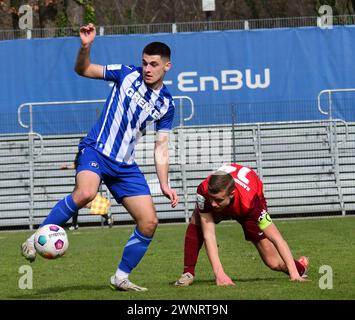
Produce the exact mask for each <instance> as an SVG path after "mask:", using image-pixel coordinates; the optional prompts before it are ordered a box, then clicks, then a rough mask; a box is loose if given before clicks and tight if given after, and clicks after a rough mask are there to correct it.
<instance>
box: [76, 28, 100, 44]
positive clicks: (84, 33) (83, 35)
mask: <svg viewBox="0 0 355 320" xmlns="http://www.w3.org/2000/svg"><path fill="white" fill-rule="evenodd" d="M79 35H80V40H81V44H82V45H83V46H87V45H90V44H91V43H92V42H93V41H94V39H95V37H96V28H95V26H94V25H93V24H92V23H89V24H88V25H86V26H82V27H81V28H80V31H79Z"/></svg>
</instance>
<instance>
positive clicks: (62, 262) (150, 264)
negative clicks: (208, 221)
mask: <svg viewBox="0 0 355 320" xmlns="http://www.w3.org/2000/svg"><path fill="white" fill-rule="evenodd" d="M274 222H275V223H276V225H277V226H278V228H279V229H280V231H281V233H282V234H283V236H284V238H285V239H286V241H287V242H288V244H289V246H290V248H291V251H292V253H293V254H294V256H295V257H299V256H300V255H307V256H308V257H309V258H310V263H311V267H310V270H309V281H307V282H304V283H294V282H291V281H289V279H288V276H286V275H285V274H283V273H280V272H275V271H271V270H269V269H268V268H267V267H266V266H265V265H264V264H263V263H262V261H261V259H260V257H259V255H258V253H257V251H256V249H255V248H254V246H253V245H252V244H251V243H249V242H247V241H245V240H244V237H243V233H242V230H241V227H240V226H239V224H238V223H236V222H223V223H220V224H219V225H217V229H216V230H217V238H218V243H219V251H220V257H221V260H222V263H223V265H224V268H225V271H226V273H227V274H228V275H229V276H230V277H231V278H232V279H233V280H234V281H235V282H236V286H233V287H217V286H216V285H215V283H214V277H213V274H212V271H211V267H210V265H209V261H208V259H207V256H206V253H205V250H204V248H203V249H202V250H201V252H200V257H199V262H198V265H197V270H196V280H195V282H194V284H193V285H192V286H190V287H186V288H176V287H174V285H173V283H174V281H175V280H176V279H177V278H178V277H179V276H180V274H181V272H182V266H183V243H184V235H185V230H186V224H162V225H159V227H158V229H157V231H156V234H155V237H154V240H153V242H152V244H151V246H150V248H149V250H148V252H147V253H146V255H145V257H144V258H143V260H142V261H141V263H140V264H139V265H138V267H137V268H136V269H135V270H134V271H133V273H132V274H131V277H130V279H131V280H132V281H133V282H135V283H137V284H139V285H141V286H144V287H147V288H148V289H149V290H148V291H147V292H119V291H112V290H111V289H110V288H109V286H108V281H109V277H110V276H111V275H112V274H113V273H114V272H115V270H116V267H117V264H118V262H119V260H120V258H121V253H122V250H123V247H124V245H125V243H126V241H127V239H128V237H129V236H130V234H131V232H132V230H133V226H115V227H113V228H112V229H109V228H107V227H105V228H80V229H79V230H77V231H74V232H70V231H67V232H68V237H69V241H70V245H69V249H68V251H67V252H66V254H65V255H64V256H63V257H61V258H59V259H57V260H45V259H43V258H42V257H38V258H37V260H36V261H35V262H34V263H32V264H30V263H29V262H27V261H26V260H25V259H24V258H23V257H22V256H21V255H20V250H19V248H20V244H21V243H22V242H23V241H24V239H26V237H27V236H29V235H30V233H31V232H30V231H11V232H5V231H4V232H0V253H1V269H0V299H1V300H3V299H10V300H12V299H27V300H28V299H51V300H52V299H64V300H72V299H82V300H91V299H95V300H101V299H105V300H131V299H136V300H162V299H164V300H194V299H195V300H239V299H243V300H244V299H248V300H265V299H276V300H281V299H282V300H285V299H286V300H292V299H301V300H304V299H305V300H315V299H317V300H323V299H327V300H328V299H329V300H345V299H346V300H347V299H351V300H352V299H355V286H354V284H355V263H354V262H355V250H354V247H355V218H354V217H345V218H321V219H319V218H318V219H317V218H314V219H302V220H298V219H297V220H296V219H295V220H274ZM23 265H25V266H30V267H31V268H32V276H33V281H32V289H20V288H19V283H20V282H21V279H23V278H21V277H22V276H24V275H28V272H25V273H24V272H21V270H22V269H21V266H23ZM324 265H327V266H330V267H331V270H332V278H331V280H329V279H330V278H327V279H328V280H327V281H326V280H324V278H322V277H323V276H325V273H324V272H322V266H324ZM327 276H330V274H329V273H327ZM329 281H332V288H331V289H329V288H325V289H322V288H321V286H322V283H323V285H324V284H326V285H328V286H329V284H330V282H329Z"/></svg>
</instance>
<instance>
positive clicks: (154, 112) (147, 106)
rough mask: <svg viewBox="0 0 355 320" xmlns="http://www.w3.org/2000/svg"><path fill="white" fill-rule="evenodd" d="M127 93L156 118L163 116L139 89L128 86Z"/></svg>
mask: <svg viewBox="0 0 355 320" xmlns="http://www.w3.org/2000/svg"><path fill="white" fill-rule="evenodd" d="M126 95H127V96H128V97H130V98H131V99H132V101H134V102H135V103H136V104H137V105H138V106H140V107H141V108H142V109H143V110H144V111H145V112H147V113H148V114H149V115H150V116H151V117H152V118H153V119H154V120H159V119H160V118H161V117H162V116H163V115H162V114H161V113H160V112H159V111H158V110H157V109H155V107H154V106H153V105H151V104H149V102H148V101H147V100H145V99H144V98H143V97H142V96H141V95H140V93H139V92H138V91H136V90H134V88H127V89H126Z"/></svg>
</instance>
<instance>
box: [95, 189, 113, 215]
mask: <svg viewBox="0 0 355 320" xmlns="http://www.w3.org/2000/svg"><path fill="white" fill-rule="evenodd" d="M110 205H111V203H110V200H109V199H107V198H105V197H103V196H101V195H100V194H97V195H96V197H95V199H94V200H92V202H91V206H90V212H91V213H92V214H101V215H104V214H107V212H108V208H109V207H110Z"/></svg>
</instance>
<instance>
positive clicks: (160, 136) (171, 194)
mask: <svg viewBox="0 0 355 320" xmlns="http://www.w3.org/2000/svg"><path fill="white" fill-rule="evenodd" d="M168 142H169V134H168V133H167V132H157V134H156V138H155V146H154V162H155V168H156V172H157V176H158V179H159V183H160V189H161V191H162V193H163V194H164V195H165V196H166V197H167V198H168V199H170V203H171V206H172V207H173V208H175V207H176V205H177V204H178V202H179V198H178V196H177V194H176V191H175V190H173V189H171V188H170V186H169V181H168V175H169V143H168Z"/></svg>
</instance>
